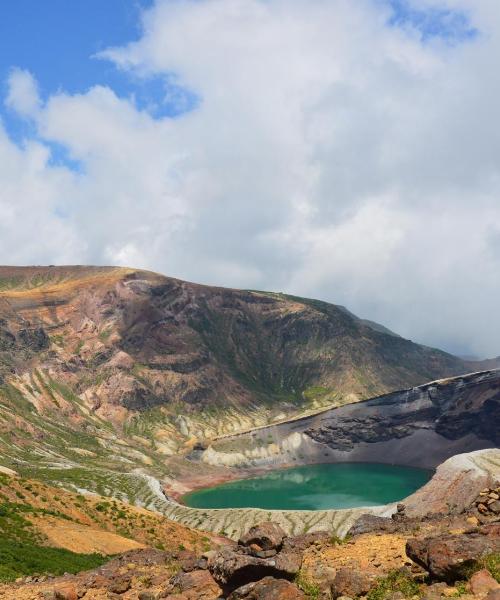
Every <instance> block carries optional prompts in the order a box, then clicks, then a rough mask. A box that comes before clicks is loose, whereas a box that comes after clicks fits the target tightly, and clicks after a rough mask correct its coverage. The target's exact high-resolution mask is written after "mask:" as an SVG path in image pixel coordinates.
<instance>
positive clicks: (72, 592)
mask: <svg viewBox="0 0 500 600" xmlns="http://www.w3.org/2000/svg"><path fill="white" fill-rule="evenodd" d="M54 599H55V600H78V594H77V591H76V588H75V586H73V585H65V586H61V587H58V588H57V589H55V590H54Z"/></svg>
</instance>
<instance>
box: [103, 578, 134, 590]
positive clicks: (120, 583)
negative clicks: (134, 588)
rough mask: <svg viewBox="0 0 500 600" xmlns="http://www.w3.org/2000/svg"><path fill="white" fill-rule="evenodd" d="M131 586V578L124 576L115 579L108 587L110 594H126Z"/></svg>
mask: <svg viewBox="0 0 500 600" xmlns="http://www.w3.org/2000/svg"><path fill="white" fill-rule="evenodd" d="M131 585H132V583H131V581H130V576H129V575H122V576H121V577H120V576H119V577H116V578H115V579H113V581H112V582H111V583H110V584H109V585H108V592H111V593H113V594H124V593H125V592H127V591H128V590H129V589H130V587H131Z"/></svg>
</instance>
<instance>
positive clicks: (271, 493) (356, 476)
mask: <svg viewBox="0 0 500 600" xmlns="http://www.w3.org/2000/svg"><path fill="white" fill-rule="evenodd" d="M431 476H432V471H427V470H424V469H416V468H413V467H401V466H397V465H382V464H375V463H336V464H321V465H307V466H302V467H295V468H293V469H279V470H275V471H271V472H269V473H266V474H265V475H262V476H260V477H254V478H252V479H241V480H238V481H231V482H229V483H223V484H222V485H217V486H214V487H211V488H205V489H202V490H198V491H195V492H191V493H189V494H186V495H185V496H184V497H183V498H182V502H183V503H184V504H186V505H187V506H192V507H194V508H267V509H286V510H320V509H327V508H354V507H357V506H377V505H380V504H387V503H389V502H396V501H398V500H402V499H403V498H405V497H406V496H408V495H410V494H412V493H413V492H414V491H415V490H417V489H418V488H419V487H421V486H422V485H424V484H425V483H427V481H429V479H430V478H431Z"/></svg>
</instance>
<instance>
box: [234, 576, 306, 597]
mask: <svg viewBox="0 0 500 600" xmlns="http://www.w3.org/2000/svg"><path fill="white" fill-rule="evenodd" d="M304 599H305V595H304V592H302V591H301V590H299V588H298V587H297V586H296V585H294V584H293V583H290V582H289V581H285V580H284V579H274V578H273V577H264V579H261V580H260V581H257V582H255V583H249V584H247V585H244V586H242V587H239V588H238V589H237V590H234V592H233V593H232V594H230V596H229V597H228V600H304Z"/></svg>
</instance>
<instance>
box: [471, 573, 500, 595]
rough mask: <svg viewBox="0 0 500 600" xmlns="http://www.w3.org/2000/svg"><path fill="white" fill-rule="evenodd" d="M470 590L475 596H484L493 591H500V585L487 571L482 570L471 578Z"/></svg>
mask: <svg viewBox="0 0 500 600" xmlns="http://www.w3.org/2000/svg"><path fill="white" fill-rule="evenodd" d="M470 589H471V592H472V593H473V594H475V595H479V596H483V595H484V594H487V593H488V592H491V591H492V590H500V584H499V583H498V582H497V581H496V580H495V579H494V578H493V577H492V575H491V573H490V572H489V571H487V570H486V569H482V570H481V571H478V572H477V573H474V575H473V576H472V577H471V578H470Z"/></svg>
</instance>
